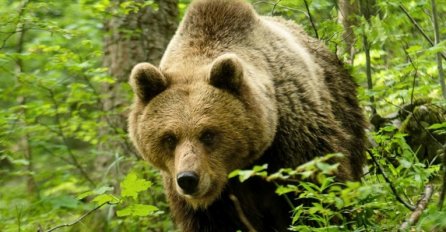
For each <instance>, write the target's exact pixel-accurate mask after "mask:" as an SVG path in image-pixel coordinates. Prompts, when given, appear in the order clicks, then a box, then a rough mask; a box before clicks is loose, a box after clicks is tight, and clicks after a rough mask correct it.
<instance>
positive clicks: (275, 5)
mask: <svg viewBox="0 0 446 232" xmlns="http://www.w3.org/2000/svg"><path fill="white" fill-rule="evenodd" d="M281 1H282V0H278V1H277V2H276V3H274V5H273V9H272V10H271V15H272V16H274V11H275V10H276V7H277V5H278V4H279V3H280V2H281Z"/></svg>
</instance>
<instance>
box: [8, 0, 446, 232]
mask: <svg viewBox="0 0 446 232" xmlns="http://www.w3.org/2000/svg"><path fill="white" fill-rule="evenodd" d="M156 2H157V1H119V2H118V1H109V0H100V1H92V0H81V1H71V0H63V1H26V0H23V1H11V0H0V6H1V7H0V77H1V78H0V106H1V107H0V231H36V230H37V229H38V228H42V229H48V228H51V227H54V226H56V225H60V224H64V223H69V222H73V221H75V220H77V219H78V218H80V217H81V216H82V215H84V214H85V213H86V212H89V211H91V210H93V209H95V207H98V206H101V205H103V206H102V207H101V208H100V209H98V210H96V211H94V212H93V213H92V214H90V215H89V216H88V217H86V218H84V219H83V220H82V223H79V224H76V225H75V226H72V227H70V228H69V229H68V230H70V231H142V230H143V231H173V230H174V227H173V225H172V223H171V221H170V218H169V209H168V206H167V203H166V201H165V197H164V195H163V188H162V184H161V183H162V181H161V180H160V176H159V173H158V172H157V171H156V170H154V169H153V168H151V167H149V166H148V165H147V163H146V162H143V161H140V160H139V159H138V158H136V157H134V156H132V155H131V154H127V153H126V152H124V151H122V150H119V149H111V148H110V145H114V144H122V143H125V142H124V141H127V135H126V133H125V131H124V130H123V129H122V128H119V127H117V126H116V122H114V121H113V120H111V118H113V117H114V116H116V115H120V114H123V112H126V111H127V107H128V106H127V105H125V106H122V107H118V108H115V109H108V108H107V107H106V106H105V105H106V104H105V102H106V100H107V99H110V95H109V93H108V92H107V91H104V86H106V85H121V84H118V83H117V82H116V80H115V78H114V77H112V76H110V75H109V74H108V70H107V67H103V66H102V59H103V56H104V54H103V37H104V24H103V23H104V22H105V21H107V20H110V19H111V17H113V16H118V15H126V14H133V13H135V12H137V11H138V10H139V9H141V8H143V7H146V6H149V7H151V9H152V10H155V11H156V10H159V9H158V8H159V6H158V4H157V3H156ZM306 2H307V4H308V10H307V8H306V5H305V1H295V0H282V1H275V0H274V1H273V0H269V1H268V0H267V1H252V3H253V4H254V6H255V8H256V9H257V10H259V11H260V12H262V13H263V14H266V15H280V16H283V17H286V18H288V19H290V20H294V21H296V22H299V23H300V24H302V26H303V28H304V29H305V30H306V31H307V32H308V33H309V34H310V35H313V36H316V35H318V36H319V38H320V39H321V40H323V41H325V42H326V44H327V45H328V47H329V48H330V49H331V50H332V51H334V52H338V56H339V57H340V59H348V55H347V53H346V52H343V53H342V52H340V51H343V50H345V39H346V38H345V37H344V35H343V28H342V26H341V25H340V24H339V23H338V22H337V20H338V10H337V7H338V5H337V1H325V0H307V1H306ZM430 2H431V1H427V0H423V1H414V0H407V1H400V0H390V1H383V0H377V1H376V5H375V7H374V9H375V11H376V12H375V14H373V15H372V17H371V18H370V20H366V19H365V17H363V16H362V15H360V14H359V13H357V14H355V15H354V16H353V17H354V18H355V19H356V20H357V22H358V23H357V24H356V26H354V27H353V29H354V30H353V31H354V32H353V34H352V35H351V36H354V38H355V43H354V48H355V52H356V53H355V57H354V58H353V61H352V62H351V63H350V64H351V66H350V67H349V68H350V69H351V71H352V74H353V76H354V78H355V79H356V80H357V82H358V84H360V88H359V97H360V99H361V101H362V102H361V103H362V105H364V106H366V113H370V112H371V110H370V106H371V105H372V104H371V102H370V97H371V96H373V97H374V98H375V102H374V105H375V107H376V109H377V111H378V113H379V114H380V115H384V116H385V115H388V114H391V113H394V112H396V111H400V110H401V107H402V106H403V105H405V104H408V103H413V102H415V101H416V100H417V99H420V98H425V97H430V98H432V99H433V101H432V103H433V104H437V105H440V106H445V105H446V102H445V101H444V99H441V98H440V87H439V84H438V70H437V64H436V60H435V53H436V52H439V51H445V50H446V42H445V41H443V42H441V43H439V44H438V45H435V46H431V45H430V44H429V43H428V42H427V41H426V39H425V38H423V36H422V35H421V34H420V32H418V30H417V29H416V28H415V26H414V25H413V24H412V23H411V22H410V20H409V19H408V17H407V16H406V15H405V14H404V13H403V12H402V10H401V9H400V5H403V6H404V7H405V8H406V9H407V10H408V12H409V13H410V14H411V16H412V17H413V18H414V19H415V20H416V21H417V22H418V24H419V25H420V27H421V28H423V30H424V31H425V33H426V34H427V36H428V37H430V38H433V29H432V25H431V18H430V15H431V12H430V9H431V7H430ZM189 3H190V1H188V0H186V1H180V2H179V4H178V7H179V11H180V15H183V14H184V11H185V9H186V7H187V6H188V4H189ZM437 8H438V14H439V18H440V19H443V18H445V17H446V4H444V1H438V0H437ZM310 14H311V16H312V20H311V21H310V17H309V15H310ZM440 30H441V31H440V34H441V35H442V36H443V37H442V38H443V39H444V35H445V34H446V25H445V21H444V20H440ZM122 33H129V34H130V33H132V32H131V31H123V32H122ZM364 34H365V35H367V38H368V41H369V42H370V46H371V59H372V77H373V84H374V86H373V90H366V76H365V65H366V63H365V54H364V49H363V35H364ZM346 61H348V60H346ZM121 87H122V89H123V91H127V90H129V88H128V86H127V85H126V84H123V86H121ZM130 95H131V94H130V92H125V93H123V98H125V100H127V102H129V101H130V97H131V96H130ZM104 128H106V129H104ZM425 129H426V131H427V130H428V131H429V132H431V133H433V134H435V135H441V136H444V135H445V134H446V125H445V123H444V122H440V123H435V124H429V125H425ZM423 131H424V130H423ZM423 133H424V132H423ZM408 136H409V135H407V134H404V133H401V132H400V130H399V129H397V128H395V127H384V128H382V129H381V130H380V131H379V132H377V133H372V134H371V137H372V138H373V140H374V141H375V142H376V143H377V146H376V147H374V148H373V149H372V150H371V152H372V154H373V155H374V157H375V158H376V161H377V163H378V164H380V165H381V166H382V167H384V168H383V170H384V172H385V173H386V175H387V176H388V178H389V180H390V181H391V182H392V184H393V185H394V188H395V191H396V193H397V194H398V195H400V196H401V197H402V199H404V200H405V201H407V202H409V203H410V204H415V203H416V202H417V200H418V199H419V198H420V195H421V193H422V192H423V188H424V186H425V185H426V183H427V182H430V183H433V184H434V185H435V189H437V190H438V189H440V185H441V183H440V182H441V181H440V179H441V177H440V176H439V173H440V169H441V167H440V165H439V164H435V165H434V164H431V163H430V162H427V161H426V160H420V159H419V158H418V157H417V155H416V153H417V151H416V149H414V150H413V149H412V148H411V146H409V145H408V144H407V143H406V139H407V137H408ZM127 145H128V144H127ZM333 156H337V155H331V156H329V157H328V158H327V157H323V158H320V159H316V160H314V161H311V162H310V163H307V164H304V165H302V166H299V167H297V168H294V169H283V170H280V171H279V172H278V173H269V174H268V172H267V166H266V165H264V166H258V167H254V168H253V169H252V170H237V171H234V172H232V173H231V174H230V177H231V178H234V177H238V178H239V179H240V181H245V180H246V179H248V178H250V177H252V176H259V177H262V178H265V179H266V180H267V181H277V180H280V182H281V183H282V181H289V182H287V183H288V184H279V185H278V188H277V191H276V192H277V194H279V195H282V196H284V197H285V196H287V197H294V198H298V199H310V201H309V202H310V204H302V205H295V206H294V214H293V218H292V220H293V225H290V226H291V228H292V229H293V230H295V231H314V230H324V231H394V230H396V229H397V228H398V227H399V226H400V224H401V223H402V222H403V221H404V220H405V219H407V217H408V215H409V214H410V210H409V209H407V208H406V207H405V206H404V205H403V204H401V203H399V202H397V200H396V197H395V193H394V192H393V191H392V189H391V188H390V187H389V184H388V183H387V182H386V180H385V179H384V178H383V175H382V173H381V172H380V170H379V168H378V166H377V165H376V164H375V163H374V162H373V161H372V160H371V157H369V158H370V159H369V164H368V167H367V172H366V175H365V176H364V177H363V179H362V183H361V184H360V183H352V182H347V183H337V182H336V181H335V180H334V179H333V178H332V177H331V176H330V174H333V172H335V171H336V168H337V166H336V165H332V164H329V163H327V162H326V161H327V160H328V159H329V158H330V157H331V158H333ZM443 168H444V167H443ZM127 173H128V174H127ZM437 198H438V194H435V195H434V197H433V199H432V200H431V202H436V201H437V200H438V199H437ZM445 217H446V215H445V211H444V210H443V211H439V210H438V209H437V207H436V206H435V204H434V203H430V204H429V207H428V208H427V209H426V210H425V211H424V212H423V215H422V217H421V218H420V220H419V222H418V223H417V224H416V226H414V227H413V228H414V229H415V230H420V231H421V230H424V231H434V230H437V231H442V230H445V228H446V224H445V220H444V218H445ZM307 222H311V223H307ZM334 222H336V223H334Z"/></svg>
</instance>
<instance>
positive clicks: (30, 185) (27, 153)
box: [15, 0, 39, 196]
mask: <svg viewBox="0 0 446 232" xmlns="http://www.w3.org/2000/svg"><path fill="white" fill-rule="evenodd" d="M28 3H29V1H28V0H25V1H23V2H22V4H21V6H20V9H19V21H18V22H17V26H16V32H17V46H16V52H17V54H21V53H22V52H23V44H24V39H25V32H26V28H25V24H24V23H23V22H21V20H22V17H23V15H24V13H25V10H26V6H27V5H28ZM23 70H24V64H23V60H22V58H21V57H20V56H19V57H17V59H16V63H15V74H16V76H17V78H18V76H19V75H20V74H21V73H22V72H23ZM26 100H27V99H26V97H25V96H20V97H18V98H17V103H18V104H19V105H20V106H21V107H20V114H21V115H22V116H23V121H22V126H23V128H27V118H28V117H27V112H26V107H25V106H26ZM17 148H18V150H21V151H22V152H23V156H24V159H25V160H26V161H27V164H26V171H27V175H26V183H27V184H26V186H27V190H28V193H29V195H31V196H38V195H39V194H38V188H37V182H36V180H35V179H34V174H33V173H34V167H33V151H32V147H31V144H30V136H29V133H28V132H27V131H25V134H24V135H23V136H22V137H21V138H20V140H19V142H18V147H17Z"/></svg>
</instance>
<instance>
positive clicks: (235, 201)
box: [229, 194, 256, 232]
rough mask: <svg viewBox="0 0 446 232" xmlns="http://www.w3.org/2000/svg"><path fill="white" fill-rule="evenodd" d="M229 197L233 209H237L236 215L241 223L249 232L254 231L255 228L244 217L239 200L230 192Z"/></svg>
mask: <svg viewBox="0 0 446 232" xmlns="http://www.w3.org/2000/svg"><path fill="white" fill-rule="evenodd" d="M229 198H230V199H231V201H232V202H233V203H234V206H235V210H237V214H238V217H239V218H240V221H242V223H243V225H245V226H246V228H247V229H248V231H249V232H256V229H254V227H253V226H252V225H251V223H250V222H249V220H248V218H247V217H246V215H245V213H243V209H242V207H241V206H240V202H239V200H238V199H237V197H236V196H235V195H234V194H230V195H229Z"/></svg>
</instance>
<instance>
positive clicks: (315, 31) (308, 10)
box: [304, 0, 319, 39]
mask: <svg viewBox="0 0 446 232" xmlns="http://www.w3.org/2000/svg"><path fill="white" fill-rule="evenodd" d="M304 3H305V8H306V9H307V14H308V19H310V23H311V27H312V28H313V30H314V35H315V37H316V38H317V39H319V34H318V33H317V28H316V25H315V24H314V21H313V17H312V16H311V12H310V7H309V6H308V3H307V0H304Z"/></svg>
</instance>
